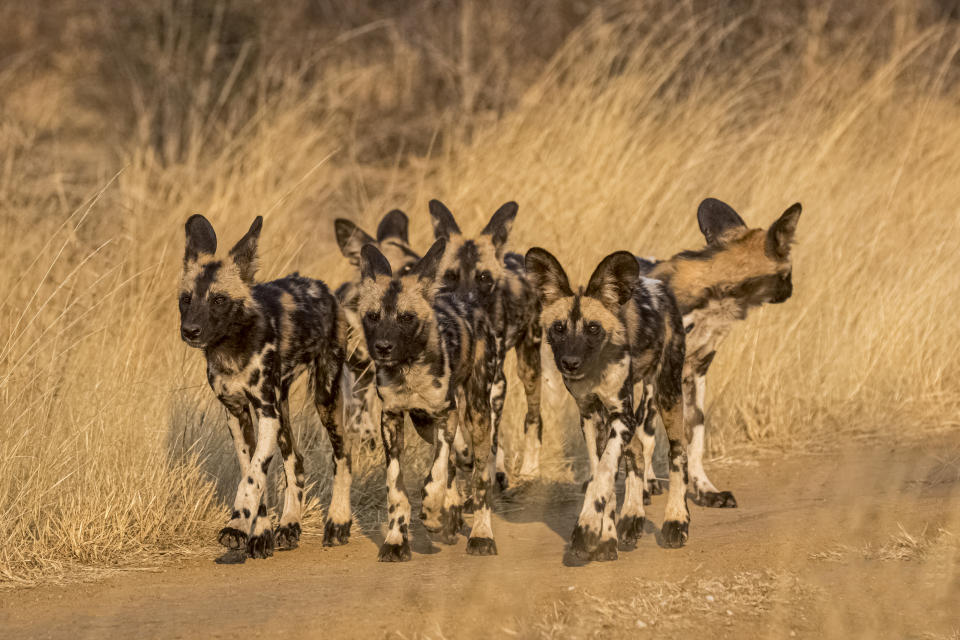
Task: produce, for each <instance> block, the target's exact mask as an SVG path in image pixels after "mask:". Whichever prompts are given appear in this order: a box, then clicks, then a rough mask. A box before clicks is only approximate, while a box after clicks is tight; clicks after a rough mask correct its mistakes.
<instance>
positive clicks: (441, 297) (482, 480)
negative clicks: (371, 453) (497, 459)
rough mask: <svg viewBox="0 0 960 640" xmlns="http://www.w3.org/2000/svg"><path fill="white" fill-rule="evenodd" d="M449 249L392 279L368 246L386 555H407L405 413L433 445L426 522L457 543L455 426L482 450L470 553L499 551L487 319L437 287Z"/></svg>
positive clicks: (366, 284)
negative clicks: (403, 467)
mask: <svg viewBox="0 0 960 640" xmlns="http://www.w3.org/2000/svg"><path fill="white" fill-rule="evenodd" d="M443 251H444V242H443V241H442V240H438V241H437V242H436V243H434V245H433V246H432V247H431V248H430V250H429V251H428V252H427V253H426V255H424V257H423V258H422V259H421V260H420V261H419V262H417V263H416V264H415V265H414V266H413V267H412V268H410V269H409V270H407V271H406V273H404V274H402V275H400V274H397V275H394V274H393V271H392V269H391V266H390V263H389V261H388V260H387V259H386V257H385V256H384V255H383V254H382V253H381V252H380V251H379V249H377V247H376V246H374V245H372V244H367V245H366V246H364V247H363V249H362V250H361V260H360V272H361V282H360V286H359V298H358V302H357V312H358V314H359V316H360V318H361V322H362V325H363V334H364V339H365V341H366V345H367V352H368V353H369V354H370V356H371V358H372V360H373V363H374V369H375V380H376V389H377V395H378V396H379V399H380V404H381V409H382V413H381V418H380V425H381V434H382V437H383V446H384V451H385V453H386V464H387V504H388V509H387V511H388V513H389V515H390V522H389V529H388V532H387V535H386V539H385V541H384V543H383V545H382V546H381V547H380V553H379V558H380V560H381V561H386V562H396V561H405V560H409V559H410V545H409V525H410V501H409V499H408V498H407V494H406V489H405V487H404V483H403V478H402V474H401V466H400V458H401V454H402V451H403V425H404V416H405V415H409V416H410V419H411V421H412V422H413V424H414V426H415V427H416V429H417V431H418V432H419V433H420V435H421V436H422V437H423V438H424V439H425V440H427V441H428V442H431V443H433V444H434V445H435V451H434V458H433V464H432V465H431V469H430V473H429V474H428V475H427V478H426V480H425V483H424V487H423V502H422V511H421V516H420V517H421V518H422V519H423V521H424V526H425V527H426V528H427V530H428V531H431V532H433V533H437V534H438V535H439V536H440V538H441V541H443V542H446V543H453V542H454V541H455V540H456V536H457V533H458V532H459V530H460V528H461V526H462V524H463V521H462V509H463V498H462V496H461V495H460V490H459V487H458V485H457V483H456V481H455V474H456V465H454V464H453V463H452V458H451V448H452V446H453V442H454V437H455V435H456V434H457V432H458V430H460V431H462V432H463V433H464V435H465V436H466V437H467V438H468V439H469V440H470V441H471V444H472V445H474V448H475V449H477V451H478V455H477V457H476V464H475V465H474V492H473V503H474V509H475V510H474V523H473V527H472V528H471V531H470V538H469V540H468V541H467V553H470V554H472V555H493V554H496V544H495V542H494V539H493V529H492V524H491V507H492V504H491V503H492V501H491V496H490V490H489V489H490V484H491V479H492V476H491V467H492V465H491V464H485V463H486V462H487V460H488V459H492V458H491V456H489V454H488V453H485V452H486V451H487V447H485V446H482V445H483V443H486V442H489V438H490V415H489V410H488V404H487V399H488V398H489V386H490V377H491V376H490V367H491V365H492V360H493V346H492V345H493V341H492V338H491V332H490V329H489V327H488V326H487V324H486V321H485V320H486V319H485V317H484V316H483V315H482V314H480V313H478V312H477V310H476V309H474V308H471V307H470V306H468V305H464V304H462V303H461V301H460V300H458V299H457V298H456V297H454V296H451V295H448V294H444V293H440V292H438V287H437V284H436V276H437V269H438V267H439V264H440V259H441V256H442V255H443Z"/></svg>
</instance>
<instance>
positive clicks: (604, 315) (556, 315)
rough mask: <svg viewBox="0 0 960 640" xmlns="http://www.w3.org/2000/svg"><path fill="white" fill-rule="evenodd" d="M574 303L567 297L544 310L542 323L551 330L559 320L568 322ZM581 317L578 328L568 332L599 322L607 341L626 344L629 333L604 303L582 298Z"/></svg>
mask: <svg viewBox="0 0 960 640" xmlns="http://www.w3.org/2000/svg"><path fill="white" fill-rule="evenodd" d="M573 301H574V297H573V296H567V297H565V298H561V299H560V300H557V301H556V302H554V303H553V304H551V305H548V306H547V307H546V308H544V310H543V312H542V313H541V314H540V323H541V324H542V325H543V327H544V328H545V329H549V327H550V325H552V324H553V323H554V322H556V321H557V320H559V321H561V322H568V321H569V319H570V314H571V313H572V312H573ZM629 306H630V305H627V307H628V308H629ZM580 316H581V319H580V320H579V322H578V323H577V326H576V327H568V329H567V330H568V331H583V327H584V326H585V325H586V324H587V323H589V322H598V323H600V326H602V327H603V330H604V331H606V332H607V339H608V340H610V341H611V342H613V344H618V345H622V344H626V342H627V332H626V328H625V327H624V326H623V322H621V321H620V318H618V317H617V316H616V315H614V314H613V313H611V311H610V310H609V309H607V308H606V307H605V306H603V303H601V302H600V301H599V300H596V299H594V298H590V297H587V296H582V297H581V298H580Z"/></svg>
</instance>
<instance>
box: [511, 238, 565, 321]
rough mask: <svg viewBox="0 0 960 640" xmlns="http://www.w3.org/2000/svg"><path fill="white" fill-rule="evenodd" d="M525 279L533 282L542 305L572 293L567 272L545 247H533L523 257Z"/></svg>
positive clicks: (547, 304)
mask: <svg viewBox="0 0 960 640" xmlns="http://www.w3.org/2000/svg"><path fill="white" fill-rule="evenodd" d="M523 265H524V269H525V270H526V275H527V279H528V280H529V281H530V282H531V283H532V284H533V287H534V289H536V291H537V295H539V296H540V302H541V303H542V304H543V306H544V307H546V306H549V305H550V304H552V303H554V302H556V301H557V300H560V299H561V298H568V297H570V296H572V295H573V290H572V289H571V288H570V280H569V279H568V278H567V273H566V272H565V271H564V270H563V267H562V266H560V262H559V261H558V260H557V259H556V258H554V257H553V254H551V253H550V252H549V251H547V250H546V249H541V248H540V247H533V248H532V249H530V250H529V251H527V255H526V256H525V257H524V259H523Z"/></svg>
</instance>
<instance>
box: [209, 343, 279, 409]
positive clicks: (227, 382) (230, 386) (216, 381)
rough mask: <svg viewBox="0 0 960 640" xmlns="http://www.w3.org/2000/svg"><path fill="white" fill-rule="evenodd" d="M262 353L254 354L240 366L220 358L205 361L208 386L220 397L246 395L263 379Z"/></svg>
mask: <svg viewBox="0 0 960 640" xmlns="http://www.w3.org/2000/svg"><path fill="white" fill-rule="evenodd" d="M263 355H264V354H263V353H262V352H261V353H258V354H255V355H254V356H253V357H251V358H250V359H249V360H247V362H246V363H245V364H244V365H242V366H240V365H238V364H237V363H233V362H226V361H221V360H216V359H212V360H208V361H207V381H208V382H209V383H210V388H211V389H213V392H214V393H215V394H217V396H219V397H221V398H230V397H240V398H243V397H246V395H247V392H248V391H250V390H253V389H258V388H260V386H261V385H262V384H263V381H264V377H265V376H264V371H263Z"/></svg>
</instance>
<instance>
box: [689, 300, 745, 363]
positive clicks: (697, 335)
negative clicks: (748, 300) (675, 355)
mask: <svg viewBox="0 0 960 640" xmlns="http://www.w3.org/2000/svg"><path fill="white" fill-rule="evenodd" d="M742 314H743V311H742V309H741V307H740V305H739V304H738V303H737V302H736V301H735V300H729V299H726V300H713V301H710V302H709V303H708V304H707V305H706V306H704V307H702V308H700V309H694V310H693V311H691V312H690V313H688V314H686V315H685V316H683V328H684V331H686V334H687V335H686V343H687V357H688V358H689V357H691V356H695V357H696V356H705V355H706V354H708V353H710V352H712V351H716V349H717V347H718V346H719V345H720V343H721V342H722V341H723V339H724V338H725V337H726V336H727V334H728V333H730V328H731V327H732V325H733V323H734V322H736V321H737V320H739V319H741V317H742Z"/></svg>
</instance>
